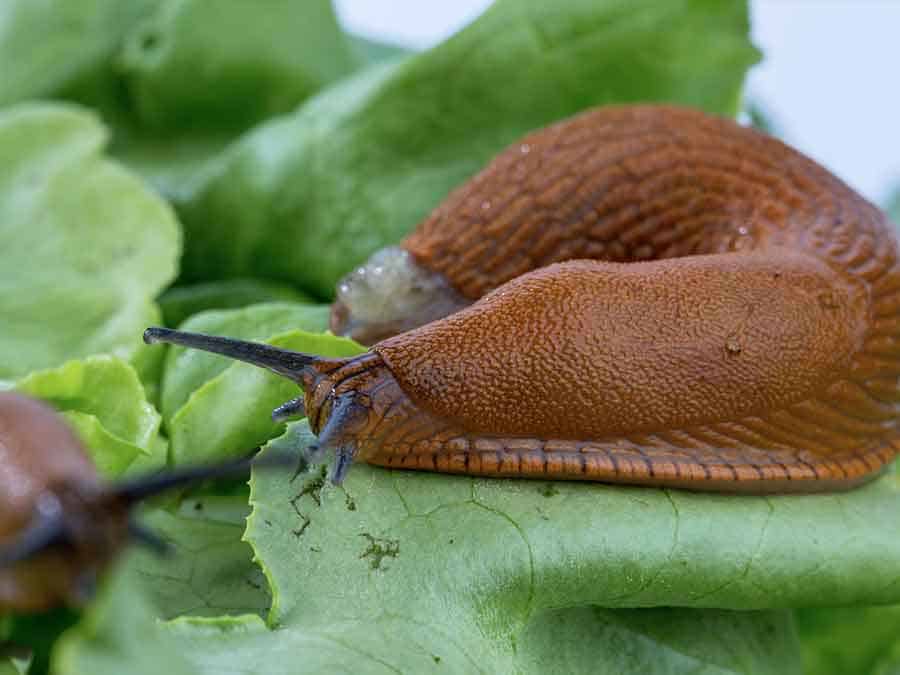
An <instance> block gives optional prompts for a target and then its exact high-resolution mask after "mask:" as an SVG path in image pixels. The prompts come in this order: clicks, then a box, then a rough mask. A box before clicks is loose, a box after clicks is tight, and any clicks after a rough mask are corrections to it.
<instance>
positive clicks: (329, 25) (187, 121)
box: [119, 0, 355, 129]
mask: <svg viewBox="0 0 900 675" xmlns="http://www.w3.org/2000/svg"><path fill="white" fill-rule="evenodd" d="M354 66H355V63H354V58H353V55H352V53H351V51H350V49H349V47H348V46H347V44H346V43H345V40H344V35H343V33H342V32H341V30H340V28H339V27H338V24H337V20H336V18H335V16H334V11H333V9H332V7H331V2H330V1H329V0H306V1H305V2H302V3H298V2H294V1H293V0H267V2H266V3H265V5H264V6H260V5H259V4H258V3H245V2H225V3H210V2H208V0H162V2H160V3H159V4H158V7H157V9H156V11H155V12H154V13H153V15H152V16H150V17H148V18H146V19H145V20H144V21H142V22H141V23H140V24H139V25H138V26H137V27H136V28H135V30H133V31H131V32H130V33H129V35H128V37H127V39H126V41H125V45H124V48H123V50H122V54H121V57H120V59H119V68H120V71H121V73H122V76H123V78H124V80H125V82H126V83H127V87H128V90H129V94H130V97H131V103H132V108H133V111H134V115H135V118H136V121H137V123H138V125H139V126H140V127H142V128H145V129H171V128H194V127H196V126H197V121H198V120H202V121H203V126H204V127H206V128H207V129H208V128H209V127H218V128H227V129H235V128H238V129H243V128H246V127H247V126H249V125H251V124H253V123H254V122H257V121H259V120H262V119H265V118H267V117H270V116H272V115H276V114H279V113H284V112H287V111H289V110H290V109H291V108H293V107H294V106H295V105H297V103H299V102H300V101H302V100H303V99H305V98H306V97H307V96H309V95H310V94H311V93H313V92H314V91H315V90H317V89H319V88H320V87H322V86H323V85H325V84H327V83H329V82H331V81H333V80H337V79H339V78H341V77H343V76H344V75H347V74H349V73H350V72H351V71H352V70H353V69H354Z"/></svg>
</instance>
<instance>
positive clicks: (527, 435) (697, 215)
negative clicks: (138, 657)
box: [145, 105, 900, 493]
mask: <svg viewBox="0 0 900 675" xmlns="http://www.w3.org/2000/svg"><path fill="white" fill-rule="evenodd" d="M385 279H388V280H391V283H384V282H383V280H385ZM333 326H334V328H335V329H336V332H346V331H349V332H350V333H351V334H352V335H354V336H356V337H359V338H362V339H366V338H369V339H370V340H371V339H374V338H381V337H383V336H385V335H387V334H390V333H394V332H396V331H397V330H406V332H403V333H401V334H399V335H394V336H393V337H386V338H385V339H381V341H379V342H377V343H376V344H374V345H373V346H372V347H371V349H370V351H369V352H368V353H366V354H364V355H362V356H359V357H356V358H351V359H324V358H317V357H315V356H309V355H305V354H297V353H294V352H289V351H286V350H278V349H275V348H272V347H267V346H264V345H255V344H252V343H244V342H238V341H233V340H228V339H225V338H214V337H209V336H197V335H190V334H184V333H178V332H175V331H168V330H166V329H150V330H148V332H147V334H146V335H145V338H146V339H147V340H148V341H150V342H152V341H165V342H173V343H176V344H182V345H187V346H191V347H198V348H201V349H206V350H209V351H215V352H219V353H223V354H226V355H229V356H232V357H235V358H239V359H242V360H245V361H250V362H252V363H256V364H258V365H262V366H265V367H268V368H270V369H272V370H274V371H275V372H278V373H280V374H282V375H285V376H287V377H289V378H292V379H293V380H294V381H296V382H297V383H298V384H299V385H300V386H301V387H302V388H303V390H304V394H305V407H306V412H307V414H308V416H309V421H310V425H311V427H312V430H313V431H314V432H315V433H316V434H318V436H319V442H318V446H317V447H318V448H319V451H321V450H324V449H325V448H334V449H336V452H337V460H336V462H335V465H334V468H333V470H332V478H333V479H334V480H335V481H340V480H341V479H342V478H343V476H344V474H345V472H346V469H347V467H348V466H349V463H350V461H351V460H352V459H354V458H355V459H358V460H362V461H366V462H368V463H371V464H376V465H380V466H386V467H394V468H406V469H423V470H430V471H444V472H451V473H461V474H472V475H481V476H521V477H533V478H559V479H574V480H597V481H606V482H618V483H630V484H641V485H657V486H668V487H678V488H689V489H696V490H717V491H723V492H754V493H772V492H815V491H824V490H839V489H846V488H849V487H852V486H854V485H857V484H859V483H861V482H864V481H866V480H869V479H871V478H872V477H873V476H875V475H877V474H878V472H879V471H880V470H881V469H882V468H883V467H884V466H885V465H886V464H887V463H888V462H890V461H891V459H892V458H893V457H894V455H895V454H896V452H897V450H898V449H900V434H898V429H897V423H898V403H900V384H898V383H900V380H898V378H900V342H898V337H900V263H898V258H897V244H896V242H895V240H894V238H893V236H892V235H891V231H890V226H889V224H888V222H887V220H886V217H885V216H884V214H883V213H881V212H880V211H879V210H878V209H877V208H875V207H874V206H872V205H871V204H870V203H868V202H867V201H866V200H864V199H863V198H862V197H860V196H859V195H857V194H856V193H855V192H854V191H853V190H851V189H850V188H849V187H847V186H846V185H845V184H844V183H842V182H841V181H840V180H839V179H837V178H836V177H834V176H833V175H831V174H830V173H829V172H828V171H826V170H825V169H824V168H822V167H820V166H819V165H817V164H816V163H815V162H813V161H812V160H810V159H808V158H806V157H804V156H803V155H801V154H800V153H798V152H797V151H795V150H793V149H791V148H789V147H788V146H786V145H784V144H783V143H781V142H779V141H777V140H775V139H773V138H770V137H767V136H765V135H763V134H761V133H759V132H757V131H755V130H753V129H748V128H744V127H741V126H739V125H737V124H735V123H734V122H732V121H729V120H726V119H722V118H718V117H713V116H710V115H706V114H704V113H701V112H698V111H694V110H688V109H682V108H676V107H671V106H656V105H637V106H621V107H608V108H601V109H596V110H591V111H588V112H585V113H583V114H581V115H578V116H576V117H574V118H571V119H569V120H565V121H563V122H560V123H558V124H555V125H553V126H550V127H548V128H546V129H543V130H540V131H537V132H534V133H532V134H530V135H528V136H526V137H525V138H523V139H522V140H521V141H519V142H518V143H515V144H513V145H512V146H511V147H510V148H508V149H507V150H506V151H504V152H503V153H502V154H500V155H499V156H498V157H497V158H496V159H494V161H493V162H492V163H491V164H490V165H489V166H488V167H487V168H486V169H485V170H484V171H482V172H481V173H480V174H479V175H477V176H475V177H474V178H472V179H471V180H470V181H469V182H468V183H466V184H465V185H464V186H462V187H460V188H459V189H457V190H456V191H455V192H453V193H452V194H451V195H450V196H449V197H448V198H447V199H446V201H444V203H442V204H441V205H440V206H439V207H438V208H437V209H436V210H435V211H434V212H433V213H432V214H431V215H430V216H429V217H428V218H427V219H426V220H425V221H424V222H423V223H422V224H421V225H420V226H419V227H418V228H417V229H416V230H415V231H414V232H413V233H412V234H411V235H410V236H409V237H408V238H407V239H406V240H405V241H404V242H403V243H402V248H400V249H390V250H387V251H385V252H381V253H379V254H377V256H376V257H375V258H374V260H373V261H372V262H371V264H370V265H369V266H367V267H363V268H361V269H359V270H357V271H356V272H354V273H353V274H352V275H351V276H350V277H348V278H347V279H345V280H344V281H343V282H341V284H340V286H339V292H338V302H337V303H336V304H335V308H334V315H333ZM342 329H344V330H342ZM302 410H303V404H302V402H301V399H297V400H295V401H292V402H289V403H287V404H285V406H282V408H280V409H278V410H277V411H276V417H278V418H280V417H284V416H287V415H290V414H293V413H299V412H301V411H302ZM313 454H316V453H313Z"/></svg>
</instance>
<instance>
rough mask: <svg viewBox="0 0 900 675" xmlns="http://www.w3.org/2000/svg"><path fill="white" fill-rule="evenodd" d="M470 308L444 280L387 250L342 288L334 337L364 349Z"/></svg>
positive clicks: (407, 256)
mask: <svg viewBox="0 0 900 675" xmlns="http://www.w3.org/2000/svg"><path fill="white" fill-rule="evenodd" d="M469 304H471V301H470V300H467V299H466V298H464V297H462V296H461V295H460V294H459V293H457V292H456V291H455V290H454V289H453V287H451V286H450V285H449V284H448V283H447V281H446V280H445V279H444V277H443V276H442V275H440V274H436V273H434V272H430V271H428V270H426V269H425V268H423V267H421V266H419V265H417V264H416V263H415V262H414V261H413V259H412V257H411V256H410V254H409V253H408V252H407V251H405V250H404V249H402V248H399V247H397V246H388V247H387V248H383V249H381V250H380V251H377V252H375V253H373V254H372V256H371V257H370V258H369V260H368V261H367V262H366V264H365V265H363V266H361V267H358V268H356V269H355V270H354V271H353V272H351V273H350V274H348V275H347V276H345V277H344V278H343V279H341V280H340V281H339V282H338V285H337V291H336V298H335V302H334V305H333V306H332V312H331V331H332V332H333V333H334V334H335V335H346V336H348V337H352V338H353V339H354V340H356V341H357V342H360V343H362V344H373V343H375V342H378V341H379V340H381V339H383V338H386V337H390V336H391V335H396V334H397V333H402V332H403V331H405V330H409V329H410V328H415V327H416V326H419V325H421V324H423V323H428V322H429V321H433V320H434V319H440V318H441V317H443V316H447V315H448V314H452V313H453V312H456V311H458V310H460V309H462V308H463V307H465V306H467V305H469Z"/></svg>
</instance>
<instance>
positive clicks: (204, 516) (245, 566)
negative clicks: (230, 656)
mask: <svg viewBox="0 0 900 675" xmlns="http://www.w3.org/2000/svg"><path fill="white" fill-rule="evenodd" d="M249 513H250V507H249V506H248V505H247V498H246V497H245V496H236V497H221V496H217V495H205V496H196V497H193V498H190V499H186V500H184V501H182V502H181V503H180V504H179V505H178V506H177V508H176V509H175V510H172V511H170V510H166V509H161V508H158V509H149V510H148V511H147V512H146V513H143V514H142V515H141V518H140V520H141V522H142V523H143V524H144V526H145V527H147V528H149V529H150V530H152V531H153V532H155V533H156V534H157V535H159V536H160V537H161V538H162V539H163V541H165V542H166V543H167V544H168V545H169V549H170V550H169V553H168V554H167V555H165V556H159V555H157V554H156V553H155V552H153V551H146V550H140V551H135V552H134V553H133V555H132V560H131V561H129V564H130V565H132V566H133V567H134V569H135V571H136V572H137V574H138V575H139V576H140V578H141V580H142V581H141V584H142V586H143V587H144V588H145V589H146V593H147V595H148V597H149V598H150V599H151V601H152V602H153V604H154V606H155V608H156V614H157V615H158V616H160V617H161V618H164V619H170V618H175V617H177V616H179V615H182V614H185V615H191V616H210V617H214V616H219V615H223V614H256V615H258V616H263V615H264V613H265V612H266V611H267V610H268V608H269V595H268V591H267V588H266V580H265V578H264V577H263V575H262V572H261V571H260V569H259V567H257V566H256V565H254V564H253V560H252V558H253V552H252V550H251V548H250V546H249V545H248V544H247V543H245V542H243V541H241V535H242V534H243V532H244V526H245V520H246V518H247V516H248V515H249Z"/></svg>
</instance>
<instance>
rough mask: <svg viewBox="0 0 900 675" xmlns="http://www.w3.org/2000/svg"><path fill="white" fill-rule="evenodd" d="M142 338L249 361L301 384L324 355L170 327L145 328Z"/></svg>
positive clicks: (311, 374)
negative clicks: (314, 354)
mask: <svg viewBox="0 0 900 675" xmlns="http://www.w3.org/2000/svg"><path fill="white" fill-rule="evenodd" d="M144 342H146V343H147V344H148V345H150V344H155V343H157V342H166V343H169V344H173V345H179V346H181V347H190V348H192V349H201V350H203V351H205V352H212V353H214V354H221V355H222V356H227V357H229V358H232V359H237V360H238V361H244V362H245V363H251V364H253V365H255V366H260V367H262V368H266V369H268V370H271V371H272V372H273V373H276V374H277V375H281V376H282V377H286V378H288V379H289V380H293V381H294V382H296V383H297V384H300V385H303V384H304V383H305V382H306V380H307V378H315V377H316V375H317V374H318V371H317V369H316V364H317V363H319V362H320V361H324V360H325V359H321V358H320V357H318V356H312V355H310V354H302V353H300V352H294V351H291V350H289V349H279V348H278V347H272V346H270V345H266V344H261V343H258V342H247V341H245V340H234V339H231V338H222V337H217V336H215V335H203V334H202V333H187V332H184V331H179V330H172V329H171V328H159V327H153V328H148V329H147V330H145V331H144Z"/></svg>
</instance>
